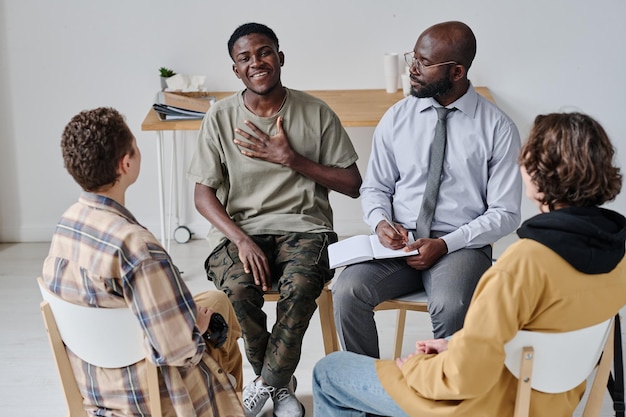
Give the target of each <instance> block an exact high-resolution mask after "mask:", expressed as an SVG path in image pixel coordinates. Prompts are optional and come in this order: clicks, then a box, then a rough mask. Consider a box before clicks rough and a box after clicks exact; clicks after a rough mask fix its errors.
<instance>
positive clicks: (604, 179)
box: [518, 113, 622, 208]
mask: <svg viewBox="0 0 626 417" xmlns="http://www.w3.org/2000/svg"><path fill="white" fill-rule="evenodd" d="M614 156H615V148H614V147H613V145H612V144H611V141H610V140H609V137H608V135H607V134H606V132H605V131H604V129H603V128H602V126H601V125H600V124H599V123H598V122H597V121H596V120H594V119H593V118H591V117H590V116H588V115H585V114H582V113H552V114H547V115H539V116H537V117H536V118H535V123H534V125H533V127H532V129H531V131H530V135H529V138H528V141H527V142H526V143H525V144H524V145H523V146H522V149H521V151H520V154H519V159H518V162H519V164H520V165H521V166H523V167H524V168H525V169H526V172H528V175H529V176H530V178H531V181H532V182H533V183H534V184H535V185H536V186H537V191H538V192H540V193H543V199H542V201H541V202H542V203H543V204H546V205H548V207H551V208H553V207H554V206H555V205H556V204H564V205H567V206H574V207H589V206H599V205H602V204H603V203H605V202H608V201H611V200H613V199H614V198H615V197H616V196H617V194H619V192H620V190H621V187H622V175H621V173H620V169H619V168H618V167H616V166H614V165H613V159H614Z"/></svg>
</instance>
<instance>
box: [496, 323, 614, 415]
mask: <svg viewBox="0 0 626 417" xmlns="http://www.w3.org/2000/svg"><path fill="white" fill-rule="evenodd" d="M613 328H614V323H613V319H612V318H611V319H610V320H607V321H605V322H602V323H599V324H596V325H594V326H590V327H586V328H584V329H580V330H575V331H571V332H563V333H542V332H531V331H525V330H521V331H519V332H518V333H517V335H516V336H515V337H514V338H513V339H512V340H511V341H509V342H508V343H507V344H506V345H505V352H506V360H505V365H506V367H507V368H508V369H509V371H510V372H511V373H512V374H513V375H514V376H515V377H516V378H518V386H517V397H516V400H515V414H514V417H523V416H524V417H525V416H528V413H529V408H530V399H531V398H530V397H531V389H533V390H536V391H541V392H545V393H561V392H565V391H569V390H571V389H572V388H574V387H576V386H578V385H579V384H580V383H582V382H583V381H585V380H586V379H587V378H588V377H589V376H590V375H591V373H592V371H593V370H594V368H595V367H596V365H597V366H598V370H597V372H596V375H595V377H594V381H593V384H592V387H591V389H590V391H589V396H588V399H587V402H586V404H585V408H584V411H583V415H582V416H583V417H592V416H594V417H595V416H599V415H600V409H601V407H602V401H603V398H604V394H605V392H606V384H607V380H608V377H609V373H610V371H611V365H612V363H613ZM600 357H602V359H601V360H600V362H599V364H598V360H599V359H600Z"/></svg>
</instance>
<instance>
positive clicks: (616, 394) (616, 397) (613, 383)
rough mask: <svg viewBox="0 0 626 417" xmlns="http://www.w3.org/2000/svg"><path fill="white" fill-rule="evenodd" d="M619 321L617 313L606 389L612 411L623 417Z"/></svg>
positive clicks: (622, 373)
mask: <svg viewBox="0 0 626 417" xmlns="http://www.w3.org/2000/svg"><path fill="white" fill-rule="evenodd" d="M621 327H622V326H621V325H620V320H619V313H618V314H617V315H615V338H614V341H613V346H614V349H615V356H614V358H613V367H614V369H613V372H614V374H615V378H614V377H613V374H609V381H608V382H607V388H608V389H609V394H611V398H612V399H613V409H614V410H615V416H616V417H624V411H625V410H624V363H623V359H624V358H623V356H622V329H621Z"/></svg>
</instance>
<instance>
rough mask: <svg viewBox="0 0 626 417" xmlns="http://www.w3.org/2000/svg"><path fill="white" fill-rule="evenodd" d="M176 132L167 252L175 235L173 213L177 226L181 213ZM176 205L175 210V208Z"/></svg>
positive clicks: (172, 160) (173, 147) (171, 163)
mask: <svg viewBox="0 0 626 417" xmlns="http://www.w3.org/2000/svg"><path fill="white" fill-rule="evenodd" d="M177 139H178V138H177V137H176V131H175V130H174V131H173V132H172V159H171V161H170V191H169V197H170V198H169V202H168V211H167V223H166V227H165V232H166V233H167V237H168V239H167V248H166V249H167V251H168V252H169V251H170V242H171V237H172V236H173V235H174V233H173V232H172V213H175V217H176V226H178V223H179V211H178V201H179V198H178V164H177V161H178V155H177V154H176V141H177ZM174 205H175V208H174Z"/></svg>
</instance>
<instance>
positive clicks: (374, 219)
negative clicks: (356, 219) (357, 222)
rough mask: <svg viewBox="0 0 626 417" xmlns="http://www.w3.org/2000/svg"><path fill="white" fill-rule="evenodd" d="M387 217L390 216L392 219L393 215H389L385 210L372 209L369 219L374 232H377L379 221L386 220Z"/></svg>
mask: <svg viewBox="0 0 626 417" xmlns="http://www.w3.org/2000/svg"><path fill="white" fill-rule="evenodd" d="M385 218H389V219H390V220H391V217H388V215H387V214H386V213H385V210H383V209H375V210H374V211H372V213H371V214H370V216H369V219H368V222H369V226H370V230H371V231H372V234H376V226H378V223H380V222H382V221H384V220H385Z"/></svg>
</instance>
